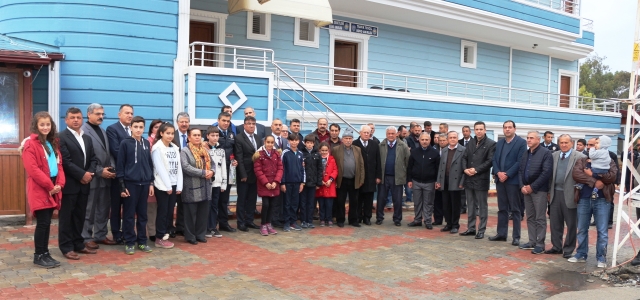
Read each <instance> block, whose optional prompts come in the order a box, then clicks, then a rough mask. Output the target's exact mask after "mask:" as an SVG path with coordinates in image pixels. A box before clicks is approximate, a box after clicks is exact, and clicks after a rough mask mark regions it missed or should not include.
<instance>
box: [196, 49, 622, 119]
mask: <svg viewBox="0 0 640 300" xmlns="http://www.w3.org/2000/svg"><path fill="white" fill-rule="evenodd" d="M190 47H191V51H190V57H189V58H190V60H189V61H190V65H193V66H217V67H223V68H234V69H243V70H255V71H269V72H274V74H275V75H276V77H277V80H278V81H279V82H281V85H282V87H281V88H283V89H286V88H289V89H290V90H295V89H299V88H298V87H297V86H298V85H300V86H302V85H303V84H317V85H334V86H351V87H354V88H359V89H369V90H383V91H386V92H397V93H412V94H427V95H434V96H448V97H458V98H466V99H476V100H482V101H498V102H505V103H515V104H530V105H540V106H547V107H566V108H577V109H584V110H593V111H610V112H618V110H619V101H618V100H615V99H598V98H587V97H581V96H573V95H564V94H558V93H547V92H542V91H534V90H527V89H518V88H509V87H504V86H498V85H489V84H479V83H471V82H464V81H457V80H448V79H442V78H431V77H424V76H414V75H406V74H395V73H389V72H378V71H365V70H357V69H346V68H338V67H329V66H321V65H312V64H303V63H294V62H284V61H275V60H273V58H274V52H273V50H271V49H264V48H252V47H243V46H233V45H224V44H212V43H200V42H196V43H192V44H191V46H190ZM202 57H204V59H202ZM283 72H284V73H286V76H279V74H281V73H283ZM280 77H282V78H280ZM288 82H293V85H294V86H296V87H295V88H294V86H291V87H287V86H286V85H287V84H288ZM306 92H308V91H306ZM308 93H310V92H308ZM298 96H299V97H300V96H304V95H298ZM303 98H304V97H303ZM312 98H313V97H312ZM318 100H319V99H318ZM316 102H317V101H316ZM320 111H321V110H320Z"/></svg>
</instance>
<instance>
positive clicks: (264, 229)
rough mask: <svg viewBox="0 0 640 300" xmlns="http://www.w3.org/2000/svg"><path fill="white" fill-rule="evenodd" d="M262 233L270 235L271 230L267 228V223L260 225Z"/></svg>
mask: <svg viewBox="0 0 640 300" xmlns="http://www.w3.org/2000/svg"><path fill="white" fill-rule="evenodd" d="M260 234H262V236H267V235H269V230H268V229H267V225H261V226H260Z"/></svg>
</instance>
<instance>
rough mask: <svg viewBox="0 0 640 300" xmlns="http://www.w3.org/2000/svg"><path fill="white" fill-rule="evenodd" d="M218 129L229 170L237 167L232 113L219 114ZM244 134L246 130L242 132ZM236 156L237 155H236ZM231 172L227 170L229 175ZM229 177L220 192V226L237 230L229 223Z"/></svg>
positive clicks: (221, 228) (229, 229)
mask: <svg viewBox="0 0 640 300" xmlns="http://www.w3.org/2000/svg"><path fill="white" fill-rule="evenodd" d="M218 129H219V130H220V138H219V139H218V144H220V148H222V149H224V154H225V161H226V162H227V170H230V169H229V168H230V167H231V166H233V167H236V166H237V165H238V162H237V161H236V160H235V159H231V156H232V155H233V151H234V148H235V144H236V134H234V133H233V131H232V128H231V114H230V113H226V112H221V113H220V114H218ZM241 133H242V134H244V132H241ZM234 158H235V157H234ZM229 173H230V172H229V171H227V177H229V175H230V174H229ZM229 179H230V178H227V187H226V189H225V190H224V192H221V193H220V199H218V200H219V201H218V228H219V230H221V231H226V232H235V231H236V229H235V228H233V227H231V225H229V214H228V212H227V209H228V206H229V192H230V191H231V184H230V182H231V181H229Z"/></svg>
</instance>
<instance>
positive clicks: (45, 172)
mask: <svg viewBox="0 0 640 300" xmlns="http://www.w3.org/2000/svg"><path fill="white" fill-rule="evenodd" d="M19 150H20V154H21V155H22V163H23V165H24V169H25V171H26V172H27V201H28V203H29V210H30V211H31V214H33V213H34V212H35V211H37V210H41V209H48V208H55V209H58V210H59V209H60V203H61V200H62V190H61V191H60V192H59V193H57V194H54V195H53V196H51V195H49V191H50V190H53V187H54V184H53V182H51V177H50V176H49V162H48V161H47V152H46V151H45V150H44V146H42V144H40V141H39V140H38V135H37V134H31V136H30V137H28V138H26V139H24V140H23V141H22V145H21V146H20V148H19ZM54 151H56V152H57V153H58V176H57V177H56V185H59V186H60V188H64V184H65V175H64V170H63V168H62V160H61V157H62V154H60V149H54Z"/></svg>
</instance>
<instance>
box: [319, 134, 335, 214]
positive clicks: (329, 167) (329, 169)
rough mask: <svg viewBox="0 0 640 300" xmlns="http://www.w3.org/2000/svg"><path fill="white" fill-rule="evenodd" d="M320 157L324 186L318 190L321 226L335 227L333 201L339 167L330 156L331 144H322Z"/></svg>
mask: <svg viewBox="0 0 640 300" xmlns="http://www.w3.org/2000/svg"><path fill="white" fill-rule="evenodd" d="M319 152H320V156H322V169H323V170H324V172H323V173H322V174H323V175H322V185H321V186H320V188H319V189H317V190H316V199H318V203H319V204H320V226H325V224H326V225H327V226H329V227H333V222H331V215H332V213H333V210H332V209H333V199H334V198H335V197H336V184H335V182H334V181H335V179H336V177H338V166H337V165H336V161H335V159H333V156H331V155H329V144H327V143H326V142H322V143H320V147H319Z"/></svg>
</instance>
